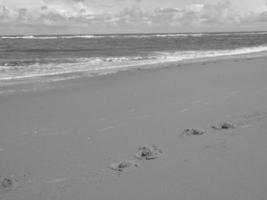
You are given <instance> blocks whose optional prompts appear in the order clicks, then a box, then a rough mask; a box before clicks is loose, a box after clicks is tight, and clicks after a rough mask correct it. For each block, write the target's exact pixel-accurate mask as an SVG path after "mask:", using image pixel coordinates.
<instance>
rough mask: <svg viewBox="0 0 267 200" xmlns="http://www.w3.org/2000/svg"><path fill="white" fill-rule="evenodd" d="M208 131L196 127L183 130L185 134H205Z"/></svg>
mask: <svg viewBox="0 0 267 200" xmlns="http://www.w3.org/2000/svg"><path fill="white" fill-rule="evenodd" d="M205 133H206V131H204V130H199V129H194V128H190V129H189V128H187V129H185V130H184V131H183V135H203V134H205Z"/></svg>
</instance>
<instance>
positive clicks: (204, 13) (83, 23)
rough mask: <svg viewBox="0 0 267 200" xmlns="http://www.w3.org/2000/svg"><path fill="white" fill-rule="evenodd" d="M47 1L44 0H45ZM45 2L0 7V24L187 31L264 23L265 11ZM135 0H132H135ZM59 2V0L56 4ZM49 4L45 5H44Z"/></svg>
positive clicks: (208, 6)
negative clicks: (104, 7)
mask: <svg viewBox="0 0 267 200" xmlns="http://www.w3.org/2000/svg"><path fill="white" fill-rule="evenodd" d="M49 1H51V0H45V2H49ZM61 1H62V0H58V1H53V2H54V5H53V6H52V5H51V4H48V3H47V4H45V5H43V6H41V7H40V8H39V9H27V8H20V9H10V8H7V7H5V6H2V7H0V25H1V24H8V26H9V27H11V26H14V27H15V26H24V27H26V26H29V27H31V29H32V30H34V27H39V26H44V27H47V28H49V27H55V26H56V27H65V28H66V30H67V28H70V29H71V27H77V30H78V29H79V27H80V28H81V30H86V31H92V30H94V31H95V30H99V31H107V32H110V31H111V32H112V31H115V32H116V31H124V32H131V31H135V32H149V31H158V32H162V31H181V30H182V31H190V30H193V31H195V30H207V31H208V30H211V29H213V30H220V29H221V28H222V27H224V28H227V27H228V28H229V29H231V28H242V27H251V28H253V27H254V28H255V24H256V25H258V24H263V25H265V26H263V25H262V26H261V27H266V25H267V10H265V11H262V12H247V13H243V14H240V13H238V12H236V10H235V8H234V7H233V5H232V4H231V3H230V2H228V1H222V2H219V3H216V4H200V3H199V4H190V5H187V6H185V7H183V8H169V7H166V8H156V9H153V10H143V9H142V8H140V7H139V6H138V5H136V6H132V7H126V8H123V9H121V10H120V11H117V12H114V11H109V12H96V11H94V10H93V9H92V8H91V7H89V6H88V4H86V3H85V0H66V1H68V2H70V1H72V2H73V3H72V4H64V5H63V4H61V3H60V2H61ZM135 1H136V0H135ZM58 2H59V3H58ZM48 5H49V6H48Z"/></svg>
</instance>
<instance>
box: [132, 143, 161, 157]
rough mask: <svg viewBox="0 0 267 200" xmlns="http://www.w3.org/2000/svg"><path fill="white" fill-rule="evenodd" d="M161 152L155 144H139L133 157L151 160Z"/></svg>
mask: <svg viewBox="0 0 267 200" xmlns="http://www.w3.org/2000/svg"><path fill="white" fill-rule="evenodd" d="M162 154H163V151H162V150H161V149H159V148H158V147H157V146H155V145H153V146H148V145H145V146H140V147H139V148H138V151H137V152H136V154H135V157H136V158H138V159H139V160H151V159H156V158H158V157H160V156H161V155H162Z"/></svg>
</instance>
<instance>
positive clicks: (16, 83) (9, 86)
mask: <svg viewBox="0 0 267 200" xmlns="http://www.w3.org/2000/svg"><path fill="white" fill-rule="evenodd" d="M265 57H267V52H260V53H248V54H241V55H232V56H217V57H210V58H199V59H192V60H184V61H172V62H162V63H156V64H145V65H138V66H133V67H130V68H121V69H116V70H112V69H111V70H106V71H104V70H103V71H102V72H99V73H97V72H86V71H83V72H70V73H62V74H55V75H49V76H38V77H29V78H18V79H13V80H2V81H0V97H1V95H4V96H5V95H9V94H14V93H16V92H23V91H24V92H26V91H32V90H31V89H29V90H27V89H24V88H25V87H26V88H27V87H28V86H30V87H31V86H32V85H34V84H36V85H38V86H39V87H40V89H41V88H53V84H55V85H60V84H61V83H62V84H65V83H67V84H71V82H74V83H76V82H79V81H87V79H92V78H95V77H97V78H100V79H102V78H106V77H107V76H110V75H114V74H118V75H121V74H122V75H123V74H125V73H131V72H132V71H144V70H157V69H169V68H176V67H186V66H190V65H206V64H210V63H217V62H227V61H239V60H241V61H242V60H254V59H264V58H265ZM1 84H2V85H1ZM46 85H47V86H48V87H46ZM20 87H21V88H22V89H20ZM35 90H38V89H37V88H36V89H35Z"/></svg>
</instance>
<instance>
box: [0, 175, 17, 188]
mask: <svg viewBox="0 0 267 200" xmlns="http://www.w3.org/2000/svg"><path fill="white" fill-rule="evenodd" d="M0 178H1V177H0ZM16 184H17V180H16V179H15V178H13V177H3V178H2V179H1V184H0V190H3V191H10V190H12V189H14V188H15V186H16Z"/></svg>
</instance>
